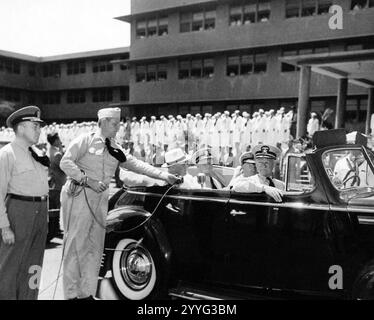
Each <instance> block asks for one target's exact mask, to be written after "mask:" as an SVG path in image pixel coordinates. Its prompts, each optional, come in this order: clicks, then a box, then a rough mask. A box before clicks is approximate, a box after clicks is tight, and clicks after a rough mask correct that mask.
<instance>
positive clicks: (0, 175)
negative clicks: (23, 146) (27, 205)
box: [0, 150, 14, 229]
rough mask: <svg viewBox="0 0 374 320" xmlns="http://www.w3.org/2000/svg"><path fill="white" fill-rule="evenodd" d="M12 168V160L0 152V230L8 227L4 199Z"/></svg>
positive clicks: (9, 156)
mask: <svg viewBox="0 0 374 320" xmlns="http://www.w3.org/2000/svg"><path fill="white" fill-rule="evenodd" d="M13 166H14V159H12V157H11V155H10V154H9V153H8V152H5V150H3V152H0V229H2V228H7V227H9V226H10V224H9V220H8V215H7V212H6V206H5V198H6V196H7V192H8V184H9V181H10V178H11V172H12V169H13Z"/></svg>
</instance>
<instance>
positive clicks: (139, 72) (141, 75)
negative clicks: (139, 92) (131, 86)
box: [136, 66, 147, 82]
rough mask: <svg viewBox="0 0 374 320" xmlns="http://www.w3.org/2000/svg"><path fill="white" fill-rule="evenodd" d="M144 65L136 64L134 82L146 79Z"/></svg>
mask: <svg viewBox="0 0 374 320" xmlns="http://www.w3.org/2000/svg"><path fill="white" fill-rule="evenodd" d="M146 73H147V67H146V66H136V82H145V81H146Z"/></svg>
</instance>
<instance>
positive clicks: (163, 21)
mask: <svg viewBox="0 0 374 320" xmlns="http://www.w3.org/2000/svg"><path fill="white" fill-rule="evenodd" d="M168 24H169V18H168V16H160V18H159V19H158V35H159V36H166V35H167V34H168Z"/></svg>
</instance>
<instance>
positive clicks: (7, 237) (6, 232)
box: [1, 227, 16, 246]
mask: <svg viewBox="0 0 374 320" xmlns="http://www.w3.org/2000/svg"><path fill="white" fill-rule="evenodd" d="M1 237H2V239H3V242H4V244H6V245H10V246H11V245H13V244H14V243H15V241H16V237H15V236H14V233H13V231H12V229H11V228H10V227H6V228H3V229H1Z"/></svg>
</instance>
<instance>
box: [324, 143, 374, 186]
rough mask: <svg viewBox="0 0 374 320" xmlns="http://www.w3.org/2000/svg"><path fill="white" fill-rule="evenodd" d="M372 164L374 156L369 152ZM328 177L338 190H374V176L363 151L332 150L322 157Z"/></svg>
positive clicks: (352, 149) (353, 149)
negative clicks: (370, 188) (368, 188)
mask: <svg viewBox="0 0 374 320" xmlns="http://www.w3.org/2000/svg"><path fill="white" fill-rule="evenodd" d="M369 158H370V160H369V161H371V162H372V163H373V160H374V156H373V154H372V153H371V152H369ZM322 161H323V165H324V168H325V170H326V173H327V175H328V176H329V178H330V180H331V182H332V184H333V185H334V186H335V188H337V189H338V190H348V189H360V188H367V187H372V188H374V174H373V171H372V169H371V166H370V165H369V162H368V159H367V157H366V155H365V153H364V152H363V149H358V148H346V149H338V150H330V151H327V152H325V153H324V154H323V155H322Z"/></svg>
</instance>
